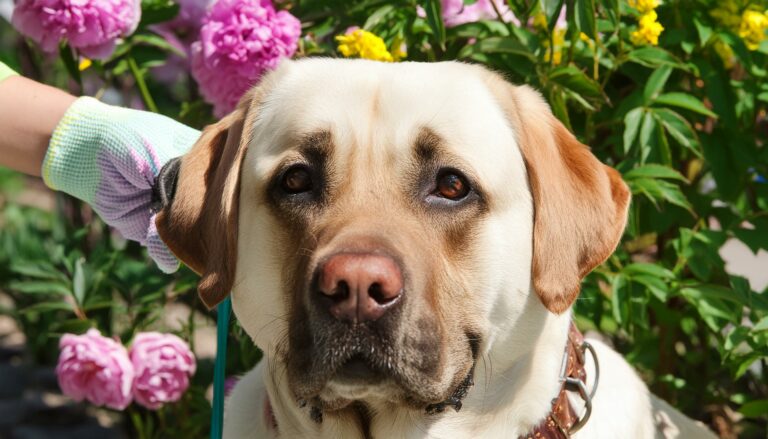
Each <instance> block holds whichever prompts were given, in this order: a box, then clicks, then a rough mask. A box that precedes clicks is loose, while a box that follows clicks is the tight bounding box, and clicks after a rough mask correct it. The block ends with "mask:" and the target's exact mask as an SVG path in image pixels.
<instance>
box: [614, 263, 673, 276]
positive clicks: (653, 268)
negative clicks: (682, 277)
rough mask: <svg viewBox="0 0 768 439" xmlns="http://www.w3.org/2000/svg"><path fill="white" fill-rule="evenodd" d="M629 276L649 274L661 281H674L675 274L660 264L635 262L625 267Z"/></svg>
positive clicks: (625, 271) (624, 270)
mask: <svg viewBox="0 0 768 439" xmlns="http://www.w3.org/2000/svg"><path fill="white" fill-rule="evenodd" d="M621 271H622V272H624V273H625V274H626V275H627V276H635V275H638V274H647V275H650V276H654V277H657V278H661V279H674V278H675V273H673V272H672V271H670V270H668V269H666V268H664V267H662V266H661V265H659V264H650V263H645V262H634V263H632V264H629V265H627V266H625V267H624V269H623V270H621Z"/></svg>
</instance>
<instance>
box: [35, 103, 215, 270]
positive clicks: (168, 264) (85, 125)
mask: <svg viewBox="0 0 768 439" xmlns="http://www.w3.org/2000/svg"><path fill="white" fill-rule="evenodd" d="M199 136H200V132H199V131H197V130H194V129H192V128H189V127H187V126H185V125H183V124H180V123H178V122H176V121H174V120H172V119H170V118H168V117H165V116H162V115H159V114H155V113H149V112H145V111H138V110H131V109H127V108H121V107H115V106H111V105H107V104H103V103H101V102H99V101H98V100H96V99H93V98H89V97H82V98H79V99H78V100H76V101H75V102H74V103H73V104H72V105H71V106H70V108H69V109H68V110H67V112H66V114H64V117H62V119H61V121H60V122H59V124H58V126H57V127H56V129H55V131H54V132H53V135H52V136H51V142H50V144H49V146H48V151H47V153H46V155H45V160H44V161H43V166H42V175H43V180H44V181H45V183H46V184H47V185H48V186H49V187H50V188H52V189H54V190H59V191H63V192H66V193H68V194H70V195H72V196H74V197H76V198H79V199H81V200H83V201H85V202H86V203H88V204H90V205H91V206H92V207H93V209H94V210H95V211H96V213H98V214H99V216H100V217H101V218H102V219H103V220H104V221H105V222H106V223H107V224H109V225H110V226H112V227H114V228H115V229H117V230H118V231H119V232H120V233H121V234H122V235H123V236H124V237H126V238H127V239H131V240H134V241H138V242H139V243H141V244H142V245H144V246H146V247H147V250H148V251H149V255H150V256H151V257H152V259H154V260H155V262H156V263H157V265H158V266H159V267H160V269H161V270H163V271H164V272H166V273H170V272H173V271H175V270H176V269H177V268H178V264H179V263H178V260H177V259H176V257H174V256H173V254H172V253H171V252H170V251H169V250H168V248H167V247H166V246H165V244H164V243H163V241H162V240H161V239H160V237H159V236H158V234H157V229H156V228H155V213H154V212H153V211H152V209H151V206H152V186H153V185H154V182H155V177H156V176H157V174H158V173H159V172H160V169H162V167H163V165H164V164H165V163H166V162H167V161H169V160H170V159H172V158H174V157H178V156H180V155H182V154H184V153H185V152H187V150H189V149H190V148H191V147H192V145H193V144H194V143H195V141H196V140H197V138H198V137H199Z"/></svg>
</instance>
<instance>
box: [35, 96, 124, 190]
mask: <svg viewBox="0 0 768 439" xmlns="http://www.w3.org/2000/svg"><path fill="white" fill-rule="evenodd" d="M111 111H112V107H111V106H110V105H107V104H103V103H101V102H99V101H98V100H96V99H94V98H91V97H81V98H78V99H77V100H75V102H73V103H72V105H70V107H69V108H68V109H67V111H66V113H64V116H63V117H62V118H61V120H60V121H59V124H58V125H57V126H56V129H55V130H54V131H53V134H52V135H51V141H50V143H49V144H48V151H47V152H46V153H45V159H43V165H42V172H41V174H42V176H43V181H44V182H45V184H46V185H47V186H48V187H50V188H51V189H54V190H57V191H63V192H66V193H68V194H70V195H73V196H75V197H77V198H79V199H81V200H83V201H86V202H87V203H89V204H92V203H93V201H94V195H95V188H96V187H97V186H98V184H99V179H100V177H101V175H100V174H101V173H100V171H99V169H98V167H97V166H96V159H97V154H98V152H99V149H100V146H101V144H102V140H103V139H102V136H103V132H104V129H103V128H104V124H105V122H106V121H107V120H108V118H109V113H110V112H111Z"/></svg>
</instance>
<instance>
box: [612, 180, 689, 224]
mask: <svg viewBox="0 0 768 439" xmlns="http://www.w3.org/2000/svg"><path fill="white" fill-rule="evenodd" d="M627 184H629V187H630V189H631V190H632V193H633V194H642V195H645V196H646V197H647V198H648V199H649V200H650V201H651V202H652V203H653V204H654V205H655V206H656V207H657V208H658V202H659V201H666V202H669V203H672V204H674V205H676V206H680V207H682V208H683V209H686V210H687V211H689V212H690V213H691V215H694V216H695V213H694V210H693V206H691V203H690V202H689V201H688V199H687V198H686V197H685V195H684V194H683V192H682V191H681V190H680V188H679V187H678V186H677V185H674V184H672V183H670V182H668V181H664V180H652V179H650V178H638V179H636V180H630V181H627Z"/></svg>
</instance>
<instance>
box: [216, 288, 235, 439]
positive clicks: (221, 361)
mask: <svg viewBox="0 0 768 439" xmlns="http://www.w3.org/2000/svg"><path fill="white" fill-rule="evenodd" d="M216 311H217V312H218V316H217V318H216V363H215V365H214V369H213V407H212V409H213V410H212V411H211V439H221V435H222V431H223V429H224V378H225V377H226V372H227V371H226V369H227V335H229V314H230V312H231V311H232V303H231V301H230V300H229V297H227V298H226V299H224V301H223V302H221V303H220V304H219V306H218V307H217V308H216Z"/></svg>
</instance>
